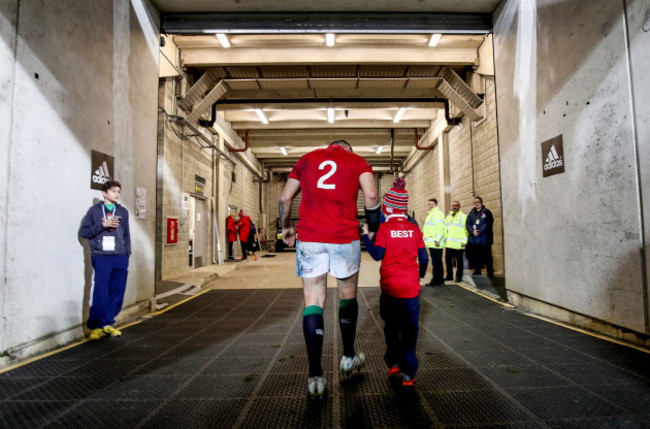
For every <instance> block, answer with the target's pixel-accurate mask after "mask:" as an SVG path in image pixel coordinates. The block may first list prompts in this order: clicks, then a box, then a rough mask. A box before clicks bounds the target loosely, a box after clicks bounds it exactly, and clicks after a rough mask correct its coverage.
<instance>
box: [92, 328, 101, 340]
mask: <svg viewBox="0 0 650 429" xmlns="http://www.w3.org/2000/svg"><path fill="white" fill-rule="evenodd" d="M103 337H104V331H102V329H101V328H97V329H93V330H92V331H90V335H88V339H89V340H93V341H98V340H101V339H102V338H103Z"/></svg>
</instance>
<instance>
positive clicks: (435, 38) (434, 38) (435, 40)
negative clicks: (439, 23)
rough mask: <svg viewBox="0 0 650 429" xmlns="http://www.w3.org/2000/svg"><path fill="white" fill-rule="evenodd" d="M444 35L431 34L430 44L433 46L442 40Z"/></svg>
mask: <svg viewBox="0 0 650 429" xmlns="http://www.w3.org/2000/svg"><path fill="white" fill-rule="evenodd" d="M441 37H442V34H440V33H436V34H432V35H431V40H429V46H431V47H432V48H433V47H434V46H436V45H437V44H438V42H439V41H440V38H441Z"/></svg>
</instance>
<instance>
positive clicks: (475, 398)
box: [0, 286, 650, 428]
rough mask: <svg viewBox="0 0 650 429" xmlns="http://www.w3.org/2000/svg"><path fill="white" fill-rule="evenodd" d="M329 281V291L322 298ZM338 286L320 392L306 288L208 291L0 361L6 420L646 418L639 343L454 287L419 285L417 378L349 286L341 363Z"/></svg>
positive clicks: (231, 423)
mask: <svg viewBox="0 0 650 429" xmlns="http://www.w3.org/2000/svg"><path fill="white" fill-rule="evenodd" d="M334 295H335V294H333V293H330V297H332V296H334ZM336 307H337V304H336V300H334V299H331V298H330V301H329V302H328V304H327V307H326V309H325V328H326V329H325V343H324V351H323V367H324V369H325V376H326V378H327V382H328V390H327V393H326V396H325V397H324V398H323V399H322V400H309V399H308V398H307V386H306V384H307V370H308V368H307V367H308V364H307V358H306V352H305V345H304V342H303V337H302V317H301V316H302V291H301V290H296V289H287V290H283V289H276V290H236V291H210V292H208V293H205V294H203V295H201V296H199V297H196V298H194V299H193V300H190V301H188V302H186V303H184V304H182V305H180V306H178V307H176V308H173V309H171V310H170V311H168V312H166V313H164V314H162V315H160V316H158V317H155V318H153V319H150V320H146V321H144V322H142V323H140V324H138V325H134V326H131V327H129V328H127V329H125V330H124V335H123V336H122V337H120V338H115V339H106V340H102V341H100V342H95V343H85V344H83V345H80V346H78V347H74V348H72V349H68V350H65V351H63V352H60V353H58V354H55V355H52V356H50V357H48V358H45V359H41V360H39V361H36V362H34V363H31V364H28V365H24V366H22V367H19V368H16V369H14V370H11V371H9V372H6V373H4V374H0V425H2V427H7V428H35V427H48V428H77V427H79V428H101V427H106V428H142V427H146V428H183V427H188V428H261V427H263V428H303V427H325V428H330V427H347V428H364V427H368V428H370V427H423V428H425V427H426V428H429V427H445V428H446V427H449V428H452V427H453V428H457V427H491V428H548V427H551V428H650V355H649V354H646V353H643V352H641V351H638V350H635V349H632V348H628V347H624V346H619V345H616V344H612V343H609V342H606V341H603V340H599V339H597V338H593V337H590V336H587V335H583V334H581V333H578V332H575V331H572V330H569V329H566V328H563V327H560V326H556V325H553V324H550V323H547V322H544V321H541V320H538V319H535V318H531V317H527V316H525V315H523V314H520V313H519V312H517V311H514V310H512V309H509V308H506V307H503V306H501V305H499V304H496V303H494V302H491V301H489V300H486V299H483V298H481V297H478V296H476V295H474V294H472V293H470V292H467V291H465V290H463V289H461V288H459V287H455V286H445V287H441V288H435V289H431V288H425V289H424V290H423V292H422V300H421V307H422V314H421V329H420V340H419V343H418V357H419V359H420V369H419V372H418V374H417V383H416V387H415V389H410V390H405V389H404V388H402V387H401V385H400V384H399V383H398V382H396V381H395V380H389V379H388V378H387V376H386V368H385V365H384V362H383V353H384V339H383V333H382V332H383V331H382V329H383V323H382V321H381V319H380V318H379V290H378V289H370V288H362V289H359V322H358V335H357V343H356V346H357V349H358V350H363V351H365V352H366V354H367V356H368V361H367V365H366V367H365V368H363V369H362V371H361V372H359V373H357V374H354V375H352V376H342V375H340V374H339V373H338V371H337V367H338V362H339V360H340V355H341V345H340V339H339V330H338V322H337V320H336V317H335V316H336Z"/></svg>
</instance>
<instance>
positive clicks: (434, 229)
mask: <svg viewBox="0 0 650 429" xmlns="http://www.w3.org/2000/svg"><path fill="white" fill-rule="evenodd" d="M428 205H429V214H428V215H427V218H426V220H425V221H424V229H423V235H424V245H425V246H426V247H427V249H429V255H431V265H432V267H433V268H432V275H433V277H432V278H431V283H429V284H427V286H443V285H444V284H445V282H444V273H443V272H442V249H444V247H445V233H446V227H445V214H444V213H443V212H442V210H440V207H438V200H436V199H435V198H431V199H430V200H429V202H428Z"/></svg>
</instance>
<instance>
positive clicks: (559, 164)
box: [542, 135, 564, 177]
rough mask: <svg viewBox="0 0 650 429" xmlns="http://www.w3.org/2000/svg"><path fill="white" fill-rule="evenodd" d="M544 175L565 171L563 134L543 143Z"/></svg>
mask: <svg viewBox="0 0 650 429" xmlns="http://www.w3.org/2000/svg"><path fill="white" fill-rule="evenodd" d="M542 159H543V160H544V161H543V162H542V173H543V177H546V176H551V175H553V174H557V173H563V172H564V147H563V144H562V135H559V136H557V137H553V138H552V139H550V140H546V141H545V142H543V143H542Z"/></svg>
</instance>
